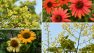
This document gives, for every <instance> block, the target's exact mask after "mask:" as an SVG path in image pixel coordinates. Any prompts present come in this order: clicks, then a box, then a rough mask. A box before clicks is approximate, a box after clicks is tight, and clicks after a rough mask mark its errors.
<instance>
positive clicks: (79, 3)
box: [76, 1, 84, 9]
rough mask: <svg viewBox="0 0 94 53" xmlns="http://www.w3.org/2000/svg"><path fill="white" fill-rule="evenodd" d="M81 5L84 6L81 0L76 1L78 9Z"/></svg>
mask: <svg viewBox="0 0 94 53" xmlns="http://www.w3.org/2000/svg"><path fill="white" fill-rule="evenodd" d="M83 6H84V3H83V2H82V1H78V2H77V4H76V7H77V8H78V9H81V8H83Z"/></svg>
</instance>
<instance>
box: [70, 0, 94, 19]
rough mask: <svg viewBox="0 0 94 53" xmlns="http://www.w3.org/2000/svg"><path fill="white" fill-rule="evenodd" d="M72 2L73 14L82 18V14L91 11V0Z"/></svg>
mask: <svg viewBox="0 0 94 53" xmlns="http://www.w3.org/2000/svg"><path fill="white" fill-rule="evenodd" d="M70 2H71V3H72V4H71V5H70V9H71V10H72V16H75V17H78V18H79V19H81V17H82V16H85V15H86V14H88V13H89V12H90V9H89V8H90V7H91V5H92V2H91V1H90V0H70Z"/></svg>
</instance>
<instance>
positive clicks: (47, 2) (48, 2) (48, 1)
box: [43, 0, 57, 14]
mask: <svg viewBox="0 0 94 53" xmlns="http://www.w3.org/2000/svg"><path fill="white" fill-rule="evenodd" d="M56 6H57V3H56V1H55V0H44V2H43V8H44V9H46V12H47V13H48V14H50V13H51V11H52V10H53V8H54V7H56Z"/></svg>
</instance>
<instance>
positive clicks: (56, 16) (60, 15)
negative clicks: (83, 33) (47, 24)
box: [51, 8, 71, 22]
mask: <svg viewBox="0 0 94 53" xmlns="http://www.w3.org/2000/svg"><path fill="white" fill-rule="evenodd" d="M68 17H69V16H68V13H67V10H63V9H62V8H55V9H54V11H53V13H52V17H51V20H52V22H70V21H71V20H69V19H68Z"/></svg>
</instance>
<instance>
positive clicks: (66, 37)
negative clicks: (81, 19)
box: [43, 23, 94, 53]
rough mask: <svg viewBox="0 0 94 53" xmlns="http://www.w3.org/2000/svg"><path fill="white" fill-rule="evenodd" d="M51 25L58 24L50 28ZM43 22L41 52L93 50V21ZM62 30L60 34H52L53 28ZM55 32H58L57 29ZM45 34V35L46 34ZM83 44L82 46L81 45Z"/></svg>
mask: <svg viewBox="0 0 94 53" xmlns="http://www.w3.org/2000/svg"><path fill="white" fill-rule="evenodd" d="M53 25H60V26H61V27H62V29H61V28H58V27H57V26H56V27H55V28H54V29H51V28H52V26H53ZM53 25H52V24H48V23H47V24H46V23H45V24H44V29H45V31H46V32H45V34H46V35H47V40H46V39H45V40H46V42H43V48H44V49H43V52H44V53H45V52H53V53H62V52H76V53H84V52H85V53H86V52H93V51H94V50H93V49H94V47H93V45H94V42H93V40H94V24H93V23H63V24H62V23H61V24H53ZM56 28H58V30H59V29H60V30H62V32H60V34H58V35H54V36H55V37H53V36H52V34H53V32H54V31H53V30H57V29H56ZM55 33H58V32H57V31H56V32H55ZM46 35H45V36H46ZM83 45H84V46H83Z"/></svg>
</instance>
